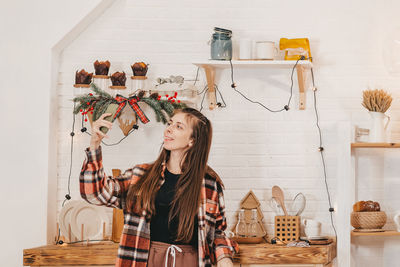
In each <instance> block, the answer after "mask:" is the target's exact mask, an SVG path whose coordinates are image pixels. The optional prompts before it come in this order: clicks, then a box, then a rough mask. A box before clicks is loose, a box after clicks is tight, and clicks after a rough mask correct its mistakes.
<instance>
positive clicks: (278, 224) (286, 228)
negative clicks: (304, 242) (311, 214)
mask: <svg viewBox="0 0 400 267" xmlns="http://www.w3.org/2000/svg"><path fill="white" fill-rule="evenodd" d="M275 238H276V239H277V240H276V241H277V243H280V242H291V241H297V240H299V239H300V216H275Z"/></svg>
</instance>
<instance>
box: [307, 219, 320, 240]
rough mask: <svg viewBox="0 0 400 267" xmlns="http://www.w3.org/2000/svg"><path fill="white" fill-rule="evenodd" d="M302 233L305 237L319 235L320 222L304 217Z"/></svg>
mask: <svg viewBox="0 0 400 267" xmlns="http://www.w3.org/2000/svg"><path fill="white" fill-rule="evenodd" d="M303 224H304V233H305V234H306V236H307V237H315V236H320V235H321V223H320V222H318V221H316V220H310V219H304V220H303Z"/></svg>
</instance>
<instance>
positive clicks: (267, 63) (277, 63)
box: [193, 60, 313, 68]
mask: <svg viewBox="0 0 400 267" xmlns="http://www.w3.org/2000/svg"><path fill="white" fill-rule="evenodd" d="M193 64H194V65H196V66H199V67H202V66H204V65H208V66H211V67H214V68H230V63H229V60H206V61H200V62H194V63H193ZM294 64H296V60H232V65H233V66H235V67H240V68H243V67H246V68H260V67H262V68H265V67H273V68H292V67H293V66H294ZM297 66H302V67H304V68H311V67H312V66H313V65H312V62H310V61H308V60H300V61H299V62H298V63H297Z"/></svg>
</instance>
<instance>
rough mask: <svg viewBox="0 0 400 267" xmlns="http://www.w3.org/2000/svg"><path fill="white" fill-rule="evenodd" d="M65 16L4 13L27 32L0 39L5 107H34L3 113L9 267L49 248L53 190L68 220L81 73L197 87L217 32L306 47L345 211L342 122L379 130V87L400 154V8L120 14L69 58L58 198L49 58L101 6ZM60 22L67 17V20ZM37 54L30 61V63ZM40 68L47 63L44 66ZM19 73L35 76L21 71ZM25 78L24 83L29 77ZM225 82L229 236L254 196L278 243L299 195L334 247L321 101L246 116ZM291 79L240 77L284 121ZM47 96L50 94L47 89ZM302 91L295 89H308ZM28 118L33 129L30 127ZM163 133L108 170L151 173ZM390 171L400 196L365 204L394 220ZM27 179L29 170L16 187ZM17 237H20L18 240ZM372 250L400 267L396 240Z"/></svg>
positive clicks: (203, 5) (262, 5)
mask: <svg viewBox="0 0 400 267" xmlns="http://www.w3.org/2000/svg"><path fill="white" fill-rule="evenodd" d="M53 2H54V1H45V2H40V3H39V4H38V3H35V4H30V3H28V2H27V3H24V4H18V3H13V4H11V3H8V4H7V5H8V6H9V8H8V9H2V11H0V12H4V13H5V14H4V16H3V15H2V16H1V17H2V19H5V20H7V21H15V23H17V25H18V26H17V28H18V29H19V31H18V30H15V31H13V30H10V29H2V32H1V33H2V35H1V36H3V37H5V38H4V39H5V40H9V42H6V43H4V42H2V43H1V46H2V47H1V50H2V51H6V53H4V56H3V57H5V59H6V60H4V61H3V62H7V64H2V66H1V73H3V74H5V77H13V78H11V79H7V80H4V79H2V80H1V82H0V84H1V88H5V89H3V90H7V89H8V90H7V95H6V96H7V99H16V98H18V97H20V96H21V95H24V98H23V103H22V104H21V105H16V104H14V102H12V101H5V98H1V107H2V111H3V113H4V114H10V113H11V114H15V116H11V117H10V116H6V118H7V119H6V122H7V124H5V125H6V127H7V128H9V131H7V132H4V131H2V137H3V138H1V140H2V144H3V143H4V144H3V146H2V148H3V149H2V151H7V152H6V153H5V152H3V154H2V159H6V160H5V161H4V160H3V161H2V162H3V163H4V162H5V166H7V167H6V173H5V175H4V177H7V178H6V179H7V182H6V183H5V186H3V188H4V189H5V190H3V191H4V192H2V196H3V197H4V199H6V201H7V202H10V203H13V205H9V206H7V207H5V208H4V209H2V211H3V210H4V211H3V212H4V213H5V214H11V215H8V218H16V219H14V220H10V219H8V220H9V221H7V222H4V221H3V222H2V225H1V226H2V227H1V229H2V232H4V234H2V237H4V240H6V242H7V243H5V244H7V245H2V246H4V249H2V250H1V251H2V252H1V253H5V254H4V255H13V257H11V259H10V262H9V264H8V265H7V266H17V265H18V263H20V262H21V258H22V249H23V248H28V247H33V246H38V245H42V244H43V243H45V242H46V238H45V233H46V231H45V225H46V206H47V205H48V204H47V199H48V198H47V185H48V184H50V186H52V187H51V188H50V189H52V190H57V195H58V198H57V212H59V211H60V208H61V202H62V200H63V197H64V195H65V193H66V192H67V178H68V171H69V142H70V137H69V132H70V131H71V122H72V116H71V109H72V104H71V102H70V101H69V100H70V99H71V98H72V97H73V95H72V84H73V82H74V73H75V70H77V69H80V68H85V69H86V70H91V69H92V63H93V62H94V61H95V60H96V59H99V60H102V59H104V60H106V59H108V60H110V61H111V64H112V69H111V71H112V72H114V71H117V70H125V72H127V73H130V68H129V65H130V64H132V63H133V62H135V61H139V60H143V61H145V62H148V63H150V64H151V66H150V71H149V78H150V79H149V81H150V82H151V81H152V80H153V81H154V79H155V78H156V77H158V76H168V75H171V74H172V75H177V74H180V75H184V76H185V77H186V78H193V77H194V75H195V71H196V68H195V67H194V66H193V65H191V62H194V61H198V60H204V59H206V58H208V57H209V47H208V46H207V45H206V42H207V41H208V40H209V38H210V36H211V32H212V28H213V27H214V26H220V27H226V28H229V29H232V30H233V31H234V34H235V39H236V40H238V39H239V38H241V37H249V38H253V39H258V40H273V41H276V42H278V40H279V38H280V37H289V38H291V37H293V38H294V37H308V38H309V39H310V41H311V49H312V53H313V57H314V64H315V69H314V70H315V78H316V83H317V87H318V88H319V90H318V108H319V110H320V120H321V128H322V132H323V135H324V136H323V140H324V143H325V149H326V154H325V156H326V160H327V173H328V183H329V186H330V190H331V194H332V197H333V201H334V203H337V202H338V201H337V198H336V195H337V188H336V185H337V183H336V181H337V168H336V166H337V164H338V163H337V152H338V151H337V150H338V148H337V146H338V145H339V142H340V140H342V139H341V138H340V137H338V134H337V131H336V127H337V124H338V122H343V121H352V123H357V124H360V125H361V126H367V125H368V114H367V113H366V112H365V110H363V108H362V107H361V105H360V102H361V92H362V90H364V89H366V88H367V87H368V86H372V87H376V86H381V87H384V88H388V90H389V91H390V92H392V94H393V96H394V102H393V106H392V108H391V109H390V112H389V114H390V115H391V117H392V122H391V132H392V136H393V141H399V135H398V134H399V132H400V131H399V125H400V121H399V116H398V111H399V107H400V105H399V101H398V97H399V95H400V94H399V93H398V89H399V85H398V84H399V81H400V79H399V77H400V76H389V75H388V73H387V72H386V69H385V68H384V62H383V57H382V54H383V49H385V48H386V47H387V45H386V44H385V43H384V40H385V38H386V37H387V34H388V33H390V32H392V30H393V29H394V27H397V26H399V25H398V24H399V20H398V18H397V14H396V10H398V8H399V4H398V3H397V2H395V1H388V0H387V1H380V2H376V1H360V0H357V1H351V2H350V3H349V2H348V1H335V2H334V3H329V5H328V4H327V3H325V2H321V1H315V0H309V1H302V2H301V6H300V5H299V6H296V7H294V6H293V4H286V3H281V2H276V1H253V2H252V4H251V6H243V2H242V1H236V0H235V1H230V2H229V5H228V4H227V3H225V2H215V1H201V2H198V1H185V2H182V1H168V2H159V1H146V2H142V1H116V3H115V4H114V5H113V6H112V7H111V8H109V9H108V10H107V11H106V12H105V13H104V14H103V15H101V16H99V19H98V20H96V21H95V22H94V23H93V24H91V25H90V26H89V27H88V28H87V29H86V30H85V31H84V32H83V33H82V34H81V35H80V36H79V37H78V38H77V39H76V40H75V41H73V42H72V43H71V44H70V45H69V46H68V47H67V48H66V49H65V50H64V51H63V53H62V54H61V57H60V61H59V62H60V64H59V65H58V68H59V79H58V83H59V86H58V87H57V95H58V98H59V99H58V100H59V101H58V102H57V104H58V120H57V119H55V118H53V119H51V120H50V122H51V123H54V124H55V125H57V124H58V127H57V128H56V129H57V130H56V133H57V137H58V143H57V149H58V164H57V173H58V175H57V179H58V186H57V188H54V186H55V183H54V182H50V183H49V181H48V179H47V172H48V169H49V168H51V166H54V165H53V164H50V166H48V157H49V155H48V152H47V151H48V139H49V136H50V135H51V134H52V133H55V130H54V128H51V129H50V130H49V129H48V128H49V121H48V115H47V114H48V113H49V109H50V98H51V94H50V90H47V89H46V88H49V87H50V80H51V73H50V51H51V47H52V46H53V45H54V44H55V43H56V42H57V41H58V40H59V39H60V38H62V37H63V36H64V35H65V34H66V33H67V32H68V31H69V30H70V29H71V28H72V27H73V26H74V25H75V24H76V23H77V22H78V21H79V19H80V18H81V17H82V16H83V15H84V14H86V13H88V11H89V10H91V9H92V8H93V7H94V6H95V5H96V4H97V3H98V2H99V1H93V2H89V3H86V2H87V1H85V3H86V5H87V6H86V7H85V6H82V5H83V4H82V3H79V8H80V9H79V10H80V11H82V13H80V14H79V15H78V14H76V9H75V5H77V2H76V1H74V2H71V1H69V2H68V4H67V3H62V6H60V5H61V2H58V1H57V2H56V3H57V4H55V3H53ZM24 10H26V11H24ZM85 10H86V11H85ZM35 11H36V13H37V14H36V13H35ZM56 11H57V12H59V13H56V15H55V13H54V12H56ZM21 12H22V14H21ZM21 21H25V23H21ZM50 21H51V23H49V22H50ZM2 25H5V24H4V23H2ZM3 32H4V33H3ZM19 33H24V34H19ZM116 36H118V37H116ZM6 37H8V38H6ZM27 44H29V49H26V46H27ZM8 62H10V63H8ZM27 62H28V63H27ZM36 62H40V63H39V65H37V63H36ZM35 63H36V64H35ZM21 66H26V68H25V69H22V67H21ZM28 66H29V67H28ZM21 73H23V74H24V77H17V75H18V74H19V75H21ZM28 73H29V74H30V75H28ZM26 76H28V77H26ZM22 78H23V79H22ZM219 78H220V80H219V88H220V89H221V92H222V94H223V96H224V98H225V101H226V102H227V104H228V107H227V108H226V109H224V110H217V111H213V112H209V111H205V114H206V115H207V116H208V117H209V118H210V119H211V120H212V122H213V125H214V142H213V147H212V154H211V158H210V164H211V165H212V166H213V167H214V168H215V169H216V170H217V171H218V173H219V174H220V175H221V176H222V179H223V181H224V183H225V186H226V191H225V198H226V204H227V210H228V213H227V215H228V222H229V223H230V224H232V223H233V222H234V214H235V211H236V210H237V208H238V204H239V202H240V199H241V198H242V197H243V196H244V195H245V194H246V193H247V192H248V190H250V189H253V191H254V192H255V193H256V195H257V196H258V197H259V199H260V201H261V203H262V210H263V212H264V217H265V225H266V227H267V229H268V232H269V233H270V234H272V233H273V231H272V223H273V215H274V214H273V213H272V210H271V208H270V207H269V206H268V201H269V198H270V195H271V193H270V191H271V187H272V186H273V185H275V184H277V185H280V186H281V187H282V188H283V189H284V190H285V193H286V195H287V199H288V200H290V199H291V198H292V197H293V196H294V195H295V194H296V193H297V192H300V191H301V192H303V193H305V194H306V196H307V198H308V205H307V208H306V210H305V212H304V216H305V217H308V218H315V219H317V220H320V221H321V222H322V223H323V233H324V234H332V230H331V228H330V224H329V218H328V215H329V214H328V212H327V209H328V206H327V201H326V193H325V189H324V183H323V180H322V169H321V162H320V158H319V154H318V153H317V150H316V148H317V147H318V140H317V131H316V128H315V125H314V120H315V117H314V113H313V109H312V95H311V93H310V91H308V94H307V109H306V110H305V111H299V110H297V108H296V107H297V102H298V101H297V99H298V98H297V93H296V90H294V91H295V96H294V99H293V101H292V109H291V110H290V111H289V112H286V113H279V114H271V113H269V112H267V111H264V110H262V109H261V108H259V107H258V106H254V105H252V104H250V103H248V102H246V101H245V100H244V99H242V98H241V97H240V96H239V95H237V94H236V93H235V92H233V91H232V89H231V88H230V87H229V85H230V81H229V71H225V72H224V73H221V74H220V75H219ZM289 78H290V71H289V70H273V69H268V70H264V69H254V70H249V69H248V70H239V69H236V70H235V80H236V83H237V84H238V85H239V87H238V89H239V90H241V91H242V92H244V93H246V94H247V95H248V96H250V97H252V98H257V99H258V100H260V101H262V102H263V103H266V104H267V105H269V106H272V107H273V108H278V107H281V105H282V103H284V102H285V101H286V100H287V97H288V92H289V85H290V83H289ZM202 79H203V80H204V75H202ZM16 80H17V82H16ZM44 83H45V86H42V85H43V84H44ZM32 84H34V86H32ZM20 88H24V89H23V90H21V89H20ZM25 88H26V89H25ZM294 88H295V89H297V86H295V87H294ZM39 92H40V93H39ZM21 106H23V107H24V109H22V108H20V107H21ZM27 111H29V115H30V114H32V115H33V116H28V115H26V114H27ZM32 117H33V118H35V119H32ZM50 117H51V116H50ZM36 118H37V119H36ZM78 122H79V120H78ZM10 125H12V126H11V127H10ZM114 128H115V129H113V131H112V132H111V133H110V134H111V138H110V139H111V140H110V142H112V141H114V140H118V139H119V138H120V137H121V135H120V132H119V131H118V129H117V127H114ZM162 128H163V126H162V125H157V124H155V123H153V124H150V125H147V126H143V127H141V128H140V130H139V131H138V132H137V133H134V134H132V136H130V137H129V138H128V139H126V140H125V141H124V142H123V143H122V144H121V145H119V146H115V147H111V148H104V161H105V167H106V170H107V171H108V172H109V173H110V170H111V169H112V168H121V169H125V168H128V167H129V166H131V165H132V164H136V163H139V162H146V161H151V160H153V159H154V158H155V157H156V155H157V153H158V149H159V146H160V143H161V131H162ZM78 129H79V127H78ZM25 133H26V134H25ZM32 135H33V136H32ZM22 140H24V141H22ZM25 140H26V141H25ZM31 140H34V142H32V141H31ZM75 140H76V143H75V147H74V150H75V152H74V154H73V156H74V161H73V169H72V173H73V176H72V180H71V190H72V197H73V199H79V191H78V190H79V188H78V178H77V176H78V173H79V169H80V167H81V162H82V159H83V152H82V151H83V149H84V147H86V146H87V144H88V142H89V138H88V136H85V135H81V134H77V138H76V139H75ZM16 148H17V149H16ZM18 148H19V149H18ZM10 153H11V156H10ZM392 153H393V152H392ZM19 158H22V160H23V161H24V162H23V163H22V164H23V166H24V167H23V169H22V168H20V167H19V166H21V163H20V160H19ZM51 160H52V159H50V162H51V163H53V162H52V161H51ZM393 162H396V155H393V154H388V155H387V156H385V161H384V163H385V164H388V163H393ZM369 165H370V164H369V163H365V164H363V165H362V166H361V165H359V166H360V167H361V168H362V169H364V170H365V172H367V173H368V171H367V167H368V166H369ZM385 166H386V165H385ZM392 166H393V165H392ZM387 168H388V169H389V170H390V171H387V172H384V173H383V175H384V179H383V180H385V181H394V182H393V183H391V185H393V186H389V187H388V186H384V187H383V188H381V189H380V190H379V191H378V192H377V193H376V194H375V193H372V192H375V191H374V188H373V187H372V186H373V185H374V184H376V183H375V182H372V183H371V184H370V185H368V183H363V185H365V187H363V188H364V191H363V194H362V196H363V197H365V198H369V196H371V198H372V196H373V197H378V198H381V199H382V201H383V203H382V206H383V207H384V208H387V209H388V211H390V212H393V210H395V209H399V206H400V203H398V202H399V201H398V198H396V194H397V193H396V192H398V190H396V189H395V188H396V187H395V186H398V184H396V183H395V181H396V180H395V179H396V173H397V172H398V167H397V166H394V167H390V168H389V167H387ZM396 168H397V169H396ZM16 169H17V170H19V169H22V170H19V173H20V174H19V175H17V176H16V177H14V176H15V175H14V174H15V171H16ZM371 172H372V171H371ZM32 173H33V175H32ZM8 177H13V178H8ZM363 177H365V176H363ZM17 179H20V180H21V181H17ZM50 181H52V180H51V179H50ZM378 183H379V182H378ZM21 188H23V189H22V190H23V191H22V194H18V195H17V193H16V192H21ZM385 188H386V189H385ZM397 188H398V187H397ZM10 189H11V190H10ZM339 190H340V189H339ZM389 191H390V192H389ZM368 192H371V194H368ZM385 193H386V194H385ZM384 194H385V195H384ZM21 196H22V197H21ZM360 196H361V195H360ZM22 199H23V200H22ZM10 200H11V201H10ZM14 203H17V204H16V205H15V204H14ZM26 204H27V205H26ZM16 208H17V209H18V211H16ZM21 211H23V212H24V214H22V212H21ZM27 218H28V219H27ZM26 221H29V223H30V224H31V225H30V226H29V228H28V227H26V225H27V224H26ZM50 221H51V220H50ZM53 223H54V224H55V221H54V222H53ZM3 224H4V226H3ZM389 225H390V222H389ZM49 227H51V226H49ZM337 227H338V228H339V227H342V226H341V225H337ZM10 228H11V229H12V231H10V230H8V229H10ZM19 229H27V230H28V231H29V232H28V231H26V230H25V231H24V234H20V233H19ZM25 232H26V233H25ZM16 237H17V238H16ZM362 242H364V243H365V241H362ZM10 243H11V245H10ZM369 244H371V243H369ZM374 246H378V247H379V249H373V248H371V246H368V243H367V244H363V246H359V247H358V253H360V254H354V257H355V258H356V261H357V266H395V265H394V264H395V262H397V261H398V260H399V259H398V258H397V257H399V256H398V255H396V254H395V251H396V248H397V250H398V249H399V248H400V244H399V242H398V240H390V239H388V240H383V241H382V242H380V243H377V244H374ZM360 255H362V257H360ZM383 256H385V257H383Z"/></svg>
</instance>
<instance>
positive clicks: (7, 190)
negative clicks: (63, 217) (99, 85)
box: [0, 0, 100, 266]
mask: <svg viewBox="0 0 400 267" xmlns="http://www.w3.org/2000/svg"><path fill="white" fill-rule="evenodd" d="M99 2H100V1H98V0H92V1H84V2H83V3H82V1H75V0H74V1H68V2H65V1H35V2H32V1H8V2H6V1H2V4H1V9H0V25H1V27H0V36H1V42H0V58H1V62H2V64H1V66H0V71H1V76H2V78H1V81H0V88H1V91H2V92H3V93H2V96H1V97H0V112H1V113H2V114H3V115H4V120H3V123H2V127H1V133H0V135H1V138H0V140H1V152H0V153H1V156H0V157H1V170H2V186H1V193H0V195H1V201H2V203H3V204H2V208H1V213H2V219H1V222H0V235H1V241H2V242H1V244H0V258H1V259H2V263H1V265H2V266H22V251H23V249H25V248H31V247H36V246H40V245H44V244H46V240H47V238H46V232H47V229H46V228H47V225H46V224H47V219H46V218H47V205H48V203H47V189H48V188H47V186H48V183H49V180H54V178H55V177H53V179H51V178H50V179H49V177H48V171H49V163H48V162H49V152H48V151H49V136H50V135H54V129H51V130H50V129H49V118H51V114H50V113H49V110H50V104H51V103H50V96H51V90H53V91H54V90H55V88H54V87H53V89H51V87H50V83H51V67H50V66H51V49H52V47H53V46H54V45H56V44H57V42H58V41H59V40H60V39H61V38H62V37H64V36H65V35H66V34H67V33H68V32H69V31H70V30H71V29H72V28H73V27H74V26H76V25H77V24H78V23H79V22H80V21H81V19H83V18H84V17H85V16H86V14H88V13H89V12H90V11H91V10H92V9H93V8H95V6H96V5H97V4H99ZM50 145H51V144H50ZM53 146H54V145H53ZM50 162H51V161H50ZM51 164H52V165H55V163H54V162H53V163H51Z"/></svg>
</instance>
